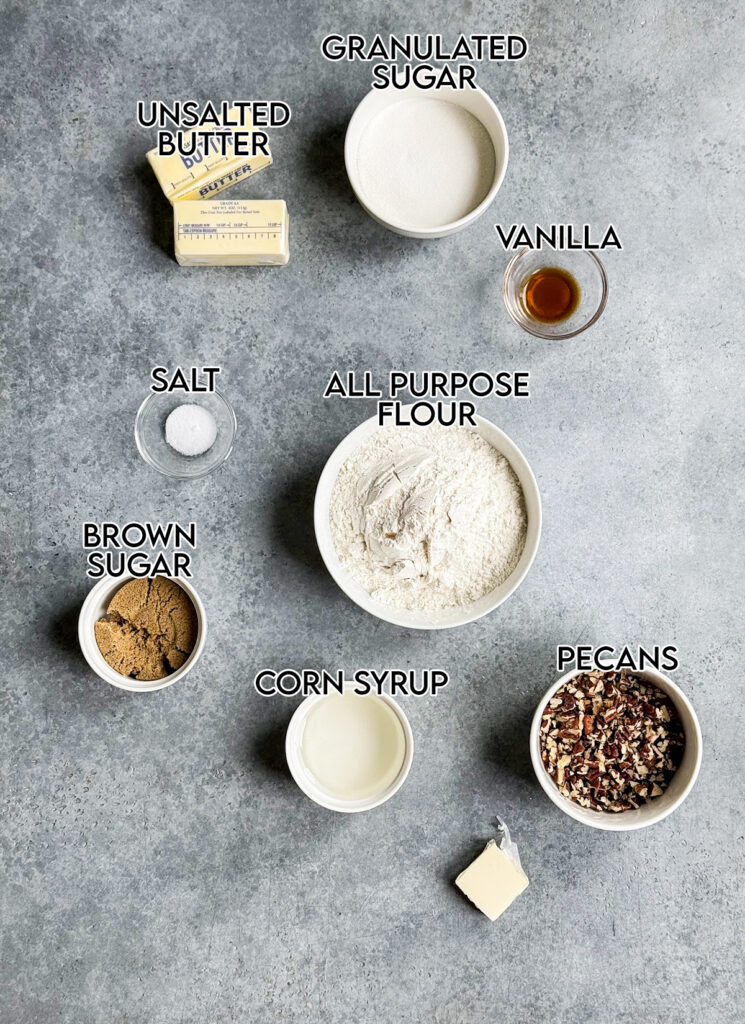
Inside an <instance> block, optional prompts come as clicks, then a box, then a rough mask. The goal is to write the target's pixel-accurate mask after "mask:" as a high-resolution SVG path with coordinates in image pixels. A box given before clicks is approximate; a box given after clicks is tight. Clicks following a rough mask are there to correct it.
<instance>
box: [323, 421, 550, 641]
mask: <svg viewBox="0 0 745 1024" xmlns="http://www.w3.org/2000/svg"><path fill="white" fill-rule="evenodd" d="M476 421H477V426H476V427H475V428H465V427H422V428H420V427H403V428H402V427H397V428H394V427H382V428H381V427H379V426H378V422H377V418H376V417H372V418H371V419H369V420H366V421H365V422H364V423H362V424H361V425H360V426H359V427H357V428H356V429H355V430H353V431H352V432H351V433H350V434H348V435H347V437H345V438H344V440H343V441H342V442H341V444H339V445H338V446H337V448H336V449H335V450H334V452H333V453H332V454H331V456H330V458H329V460H328V462H327V463H326V466H325V467H324V470H323V472H322V474H321V477H320V479H319V481H318V487H317V489H316V499H315V510H314V519H315V532H316V540H317V542H318V547H319V550H320V552H321V556H322V558H323V560H324V562H325V564H326V567H327V569H328V571H329V572H330V574H331V576H332V577H333V578H334V580H335V581H336V583H337V584H338V585H339V587H341V589H342V590H343V591H344V593H345V594H346V595H347V597H349V598H351V600H352V601H354V602H355V603H356V604H358V605H359V606H360V607H361V608H364V610H365V611H367V612H369V613H370V614H371V615H375V616H376V617H377V618H379V619H383V620H385V621H386V622H392V623H394V625H397V626H405V627H408V628H409V629H448V628H451V627H453V626H462V625H465V624H466V623H468V622H473V621H474V620H476V619H479V618H481V617H482V616H483V615H486V614H487V613H488V612H490V611H493V610H494V609H495V608H497V607H498V606H499V605H500V604H502V602H503V601H506V600H507V598H508V597H509V596H510V595H511V594H513V593H514V592H515V590H516V589H517V588H518V586H519V585H520V583H521V582H522V581H523V580H524V579H525V577H526V575H527V573H528V571H529V569H530V567H531V565H532V564H533V559H534V558H535V555H536V551H537V550H538V543H539V540H540V535H541V499H540V494H539V492H538V485H537V483H536V480H535V477H534V475H533V472H532V470H531V468H530V466H529V465H528V462H527V460H526V458H525V456H524V455H523V454H522V452H521V451H520V449H519V448H518V447H517V445H516V444H515V443H514V442H513V441H512V440H511V439H510V438H509V437H508V436H507V435H506V434H505V433H504V432H503V431H501V430H500V429H499V428H498V427H496V426H495V425H494V424H493V423H491V422H490V421H489V420H486V419H484V418H483V417H481V416H478V417H476Z"/></svg>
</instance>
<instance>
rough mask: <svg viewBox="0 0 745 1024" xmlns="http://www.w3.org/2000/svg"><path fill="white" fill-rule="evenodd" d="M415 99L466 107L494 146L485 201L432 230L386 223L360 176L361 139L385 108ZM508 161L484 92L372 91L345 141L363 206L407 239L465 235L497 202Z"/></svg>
mask: <svg viewBox="0 0 745 1024" xmlns="http://www.w3.org/2000/svg"><path fill="white" fill-rule="evenodd" d="M414 97H421V98H422V99H430V100H431V99H437V100H446V101H447V102H448V103H455V104H457V105H458V106H460V107H463V108H464V109H465V110H467V111H468V112H469V113H470V114H473V116H474V117H475V118H476V119H477V120H478V121H480V122H481V124H482V125H483V126H484V128H485V129H486V131H487V132H488V133H489V137H490V139H491V141H492V145H493V146H494V156H495V164H494V179H493V181H492V184H491V187H490V189H489V191H488V192H487V194H486V195H485V196H484V198H483V199H482V201H481V202H480V203H479V205H478V206H476V207H475V208H474V209H473V210H471V211H470V213H467V214H466V215H465V217H461V218H460V220H455V221H452V222H451V223H449V224H442V225H440V226H438V227H433V228H422V227H417V226H413V225H411V224H406V223H405V222H403V221H401V222H394V221H390V220H387V219H386V218H385V217H384V216H382V215H381V214H380V212H379V211H377V210H376V209H375V206H374V203H373V202H371V200H370V198H369V197H368V196H366V195H365V190H364V189H363V188H362V184H361V181H360V175H359V172H358V160H357V153H358V150H359V145H360V141H361V139H362V136H363V134H364V132H365V130H366V129H367V127H368V125H369V124H370V122H371V121H372V120H373V118H374V117H376V116H377V115H378V114H379V113H380V112H381V111H382V110H384V109H385V108H386V107H390V106H393V105H395V104H396V103H401V102H402V101H403V100H408V99H413V98H414ZM508 159H509V143H508V141H507V129H506V128H505V126H504V121H503V120H502V115H501V114H500V112H499V109H498V108H497V105H496V104H495V103H494V101H493V100H492V99H490V97H489V96H487V94H486V93H485V92H484V90H483V89H479V88H476V89H451V88H442V89H437V90H432V89H419V88H417V86H415V85H410V86H408V87H407V88H406V89H390V88H388V89H371V90H370V92H369V93H368V94H367V96H365V98H364V99H363V100H362V101H361V103H360V104H359V105H358V107H357V109H356V110H355V112H354V114H352V118H351V120H350V122H349V125H348V127H347V134H346V138H345V141H344V162H345V164H346V167H347V175H348V177H349V181H350V184H351V185H352V188H353V189H354V193H355V195H356V196H357V199H358V200H359V202H360V205H361V206H362V207H363V208H364V209H365V210H366V211H367V212H368V213H369V214H370V216H371V217H372V218H373V219H374V220H376V221H378V223H379V224H382V225H383V227H386V228H389V229H390V230H391V231H395V232H396V233H397V234H399V235H406V236H408V237H409V238H443V237H444V236H445V235H453V234H455V232H456V231H462V230H463V228H465V227H468V225H469V224H473V222H474V221H476V220H478V219H479V217H480V216H481V215H482V214H483V213H485V212H486V210H487V209H488V208H489V206H491V204H492V202H493V201H494V197H495V196H496V194H497V192H498V191H499V189H500V187H501V185H502V182H503V181H504V176H505V174H506V172H507V161H508Z"/></svg>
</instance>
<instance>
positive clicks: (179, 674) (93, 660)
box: [78, 575, 207, 693]
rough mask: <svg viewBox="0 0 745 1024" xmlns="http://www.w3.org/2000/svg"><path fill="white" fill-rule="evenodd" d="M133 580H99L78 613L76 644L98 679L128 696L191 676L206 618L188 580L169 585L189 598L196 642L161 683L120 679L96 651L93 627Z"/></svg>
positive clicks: (162, 686)
mask: <svg viewBox="0 0 745 1024" xmlns="http://www.w3.org/2000/svg"><path fill="white" fill-rule="evenodd" d="M135 578H136V577H135V576H128V575H123V576H116V577H115V576H104V577H103V579H101V580H99V581H98V583H97V584H96V585H95V587H94V588H93V590H91V592H90V594H88V596H87V597H86V599H85V601H84V602H83V607H82V608H81V609H80V616H79V617H78V640H79V641H80V649H81V650H82V652H83V656H84V658H85V660H86V661H87V662H88V664H89V665H90V667H91V668H92V669H93V671H94V672H95V673H96V675H97V676H100V677H101V679H104V680H105V681H106V682H107V683H111V685H112V686H118V687H119V689H120V690H130V691H131V692H132V693H150V692H152V691H153V690H162V689H163V688H164V687H165V686H171V685H172V684H173V683H175V682H177V681H178V680H179V679H183V678H184V676H185V675H186V674H187V673H188V672H191V670H192V669H193V668H194V666H195V665H196V663H197V661H198V660H199V658H200V656H201V654H202V651H203V650H204V644H205V641H206V639H207V617H206V615H205V611H204V605H203V604H202V602H201V601H200V599H199V595H198V594H197V592H196V590H195V589H194V587H192V585H191V584H190V583H189V582H188V580H183V579H177V580H174V581H173V582H174V583H178V585H179V586H180V587H181V588H182V590H184V591H185V592H186V593H187V594H188V595H189V597H190V598H191V600H192V603H193V605H194V608H195V610H196V613H197V642H196V644H195V645H194V650H193V651H192V652H191V654H190V655H189V657H188V658H187V659H186V661H185V662H184V664H183V665H182V666H181V668H177V669H176V671H175V672H172V673H171V674H170V675H169V676H166V677H165V679H153V680H150V681H147V682H144V681H142V682H141V681H140V680H137V679H130V678H129V676H123V675H121V673H119V672H115V671H114V669H113V668H112V667H111V665H109V663H108V662H107V661H106V659H105V658H104V656H103V655H102V654H101V652H100V651H99V649H98V644H97V643H96V634H95V630H94V626H95V624H96V622H97V621H98V619H100V618H102V617H103V616H104V615H105V614H106V609H107V608H108V606H109V602H110V601H111V599H112V597H113V596H114V594H115V593H116V592H117V590H120V589H121V587H123V586H124V584H125V583H129V581H130V580H133V579H135Z"/></svg>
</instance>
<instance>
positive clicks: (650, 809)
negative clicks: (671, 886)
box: [530, 668, 703, 832]
mask: <svg viewBox="0 0 745 1024" xmlns="http://www.w3.org/2000/svg"><path fill="white" fill-rule="evenodd" d="M585 671H587V670H586V669H572V670H571V671H570V672H567V673H566V674H565V675H563V676H562V677H561V679H559V680H558V681H557V682H555V683H554V684H553V686H550V687H549V688H548V690H546V692H545V693H544V695H543V697H541V699H540V701H539V702H538V705H537V707H536V710H535V714H534V715H533V721H532V723H531V726H530V760H531V762H532V764H533V771H534V772H535V775H536V778H537V779H538V782H539V784H540V786H541V789H542V790H543V792H544V793H545V794H546V796H547V797H548V798H549V800H550V801H551V802H552V803H553V804H555V805H556V806H557V807H558V808H559V810H562V811H563V812H564V813H565V814H567V815H568V816H569V817H570V818H573V819H574V821H578V822H579V823H580V824H582V825H587V826H588V827H590V828H597V829H601V830H603V831H606V832H635V831H637V830H638V829H641V828H648V827H649V826H650V825H655V824H656V823H657V822H658V821H662V820H663V819H664V818H667V817H668V816H669V815H670V814H672V813H673V811H675V810H677V809H678V807H680V805H681V804H682V803H683V801H684V800H685V798H686V797H687V796H688V794H689V793H690V792H691V790H692V789H693V787H694V785H695V784H696V779H697V778H698V774H699V771H700V770H701V760H702V756H703V738H702V735H701V726H700V724H699V720H698V716H697V714H696V712H695V710H694V708H693V705H692V704H691V702H690V700H689V699H688V697H686V695H685V693H683V691H682V690H681V688H680V687H679V686H678V685H677V683H674V682H673V681H672V679H670V677H669V676H666V675H664V674H663V673H662V672H659V671H658V670H657V669H651V668H645V669H639V670H638V671H637V670H633V671H632V670H629V672H630V674H631V675H635V676H639V678H640V679H643V680H644V681H645V682H651V683H654V684H656V685H657V686H659V688H660V689H661V690H663V692H665V693H667V695H668V696H669V697H670V699H671V700H672V701H673V703H674V704H675V706H676V709H677V710H678V712H680V709H681V707H682V708H684V709H685V711H686V712H687V714H688V716H690V721H691V723H692V725H693V735H690V734H689V730H688V729H686V730H685V734H686V750H687V749H688V745H689V743H690V744H692V748H693V758H694V760H693V767H692V769H691V775H690V778H689V780H688V782H686V784H685V786H684V787H683V789H682V790H681V792H680V793H679V794H678V795H677V796H676V797H675V799H674V800H673V801H671V802H670V803H668V804H667V806H666V807H664V808H662V809H660V810H659V811H655V810H654V801H652V802H651V803H647V804H644V805H643V806H642V807H640V808H637V809H636V810H631V811H620V812H618V813H612V812H610V811H593V810H592V809H591V808H588V807H581V806H580V805H579V804H575V803H574V801H572V800H570V799H569V798H568V797H566V796H563V795H562V794H561V793H560V792H559V789H558V786H557V785H556V783H555V782H554V781H553V779H552V778H551V776H550V775H549V774H548V772H547V771H546V768H545V766H544V764H543V760H542V758H541V739H540V728H541V716H542V714H543V711H544V709H545V707H546V705H547V704H548V702H549V701H550V700H551V698H552V697H553V695H554V694H555V693H556V691H557V690H558V689H559V688H560V687H561V686H563V685H564V683H567V682H569V680H570V679H573V678H574V677H575V676H578V675H582V674H583V673H584V672H585ZM684 756H685V754H684ZM678 770H680V768H679V769H678ZM655 799H658V800H662V799H663V797H657V798H655ZM639 811H642V812H643V813H642V814H641V815H640V814H639ZM626 815H635V817H633V818H626V822H625V823H624V817H625V816H626Z"/></svg>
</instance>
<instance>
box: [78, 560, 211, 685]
mask: <svg viewBox="0 0 745 1024" xmlns="http://www.w3.org/2000/svg"><path fill="white" fill-rule="evenodd" d="M206 636H207V620H206V616H205V611H204V606H203V605H202V602H201V601H200V599H199V596H198V595H197V592H196V591H195V590H194V588H193V587H192V586H191V584H190V583H189V582H188V581H186V580H181V579H179V580H178V581H176V580H173V579H170V578H169V577H167V576H153V577H144V578H137V577H134V576H120V577H113V576H105V577H104V578H103V579H102V580H100V581H99V582H98V583H97V584H96V586H95V587H94V588H93V590H91V592H90V594H88V597H87V598H86V599H85V601H84V603H83V607H82V608H81V610H80V617H79V619H78V638H79V640H80V647H81V650H82V652H83V655H84V657H85V660H86V661H87V662H88V664H89V665H90V667H91V668H92V669H93V671H94V672H95V673H96V674H97V675H98V676H100V677H101V679H105V680H106V682H107V683H111V685H112V686H117V687H119V688H120V689H122V690H130V691H132V692H134V693H147V692H150V691H152V690H161V689H163V687H165V686H170V685H171V684H172V683H175V682H176V681H177V680H179V679H183V677H184V676H185V675H186V674H187V673H188V672H190V671H191V670H192V668H193V667H194V665H195V664H196V663H197V660H198V659H199V657H200V655H201V653H202V650H203V649H204V644H205V640H206Z"/></svg>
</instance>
